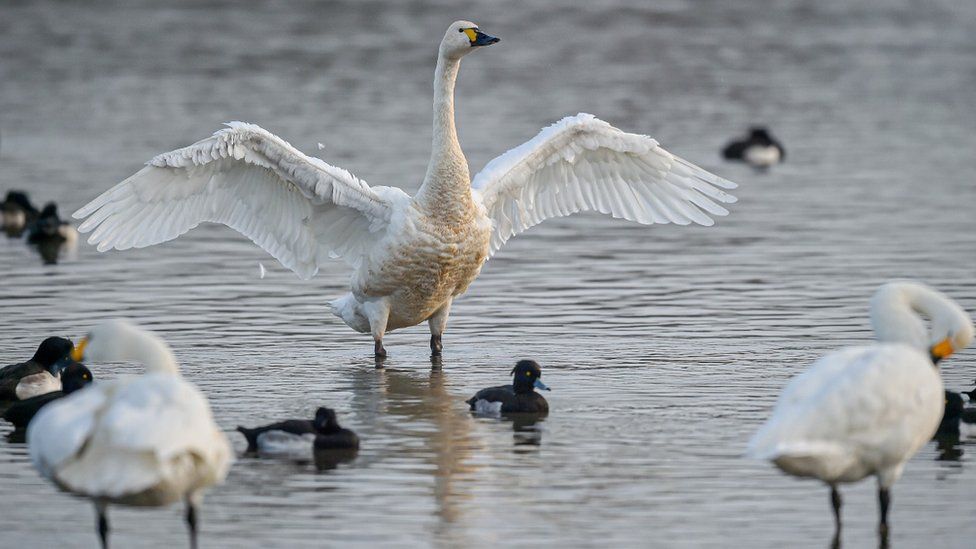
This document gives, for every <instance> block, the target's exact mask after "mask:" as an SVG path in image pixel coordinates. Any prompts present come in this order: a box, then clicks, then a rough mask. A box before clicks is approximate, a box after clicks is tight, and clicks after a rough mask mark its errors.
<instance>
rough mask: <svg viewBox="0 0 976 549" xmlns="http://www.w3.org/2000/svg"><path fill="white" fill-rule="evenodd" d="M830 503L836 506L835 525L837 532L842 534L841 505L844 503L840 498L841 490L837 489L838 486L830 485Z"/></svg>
mask: <svg viewBox="0 0 976 549" xmlns="http://www.w3.org/2000/svg"><path fill="white" fill-rule="evenodd" d="M830 504H831V506H833V508H834V527H835V530H836V532H837V534H838V535H839V534H840V506H841V504H842V502H841V499H840V492H838V491H837V487H836V486H833V485H831V486H830Z"/></svg>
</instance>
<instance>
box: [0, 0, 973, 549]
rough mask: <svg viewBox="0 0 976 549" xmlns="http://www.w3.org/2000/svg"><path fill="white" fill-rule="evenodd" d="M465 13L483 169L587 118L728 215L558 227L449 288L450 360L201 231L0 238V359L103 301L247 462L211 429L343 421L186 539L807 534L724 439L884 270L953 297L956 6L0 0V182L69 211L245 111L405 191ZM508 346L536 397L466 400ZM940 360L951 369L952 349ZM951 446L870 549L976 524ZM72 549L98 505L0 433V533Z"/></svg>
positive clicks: (267, 470) (864, 334) (147, 514)
mask: <svg viewBox="0 0 976 549" xmlns="http://www.w3.org/2000/svg"><path fill="white" fill-rule="evenodd" d="M459 18H465V19H471V20H474V21H476V22H477V23H479V24H480V25H481V27H482V28H483V29H484V30H485V31H486V32H489V33H491V34H494V35H497V36H499V37H500V38H501V39H502V41H501V42H500V43H499V44H497V45H495V46H492V47H491V48H488V49H486V50H485V51H479V52H477V53H476V54H475V55H472V56H469V57H468V58H466V59H465V61H464V63H463V66H462V69H461V77H460V84H459V87H458V90H457V96H458V100H457V102H458V125H459V132H460V137H461V142H462V145H463V147H464V149H465V152H466V153H467V155H468V158H469V161H470V164H471V167H472V172H473V173H475V172H477V171H478V169H480V167H481V166H483V165H484V164H485V163H486V162H487V161H488V160H490V159H491V158H493V157H494V156H496V155H498V154H500V153H502V152H504V151H505V150H507V149H508V148H511V147H514V146H516V145H518V144H520V143H522V142H523V141H525V140H527V139H528V138H530V137H532V136H533V135H534V134H535V133H536V132H537V131H538V130H539V129H540V128H542V127H544V126H546V125H548V124H550V123H552V122H554V121H555V120H558V119H559V118H561V117H563V116H565V115H569V114H575V113H577V112H580V111H584V112H591V113H593V114H595V115H597V116H599V117H601V118H603V119H605V120H607V121H609V122H610V123H612V124H614V125H616V126H618V127H620V128H622V129H624V130H627V131H633V132H638V133H646V134H649V135H651V136H653V137H655V138H656V139H658V140H659V141H660V142H661V143H662V144H663V145H664V146H665V147H666V148H667V149H669V150H670V151H671V152H673V153H675V154H678V155H681V156H683V157H685V158H687V159H689V160H691V161H693V162H696V163H698V164H700V165H702V166H703V167H705V168H707V169H709V170H712V171H714V172H716V173H718V174H721V175H723V176H725V177H727V178H729V179H732V180H734V181H736V182H738V183H740V185H741V187H740V189H739V190H738V191H736V194H737V196H738V197H739V198H740V202H739V203H738V204H736V205H734V207H733V208H732V215H730V216H729V217H727V218H722V219H719V220H718V223H716V225H715V226H714V227H710V228H703V227H678V226H670V225H669V226H653V227H642V226H637V225H631V224H628V223H625V222H620V221H615V220H610V219H605V218H602V217H600V216H597V215H581V216H574V217H570V218H563V219H558V220H553V221H548V222H546V223H544V224H543V225H541V226H539V227H537V228H534V229H532V230H530V231H528V232H527V233H525V234H522V235H520V236H518V237H516V238H514V239H513V240H512V241H510V242H509V243H508V244H507V245H506V246H505V247H504V248H503V249H502V250H501V251H500V252H499V253H498V254H497V255H496V256H495V257H494V258H493V259H492V260H491V261H490V262H489V263H488V264H487V265H486V266H485V268H484V271H483V273H482V275H481V277H480V278H479V279H478V281H477V282H475V284H473V285H472V287H471V288H470V290H469V292H468V293H467V294H466V295H464V296H463V297H461V298H460V299H458V300H457V301H456V302H455V304H454V308H453V311H452V316H451V323H450V325H449V329H448V332H447V334H446V336H445V341H444V342H445V353H444V357H443V361H442V364H441V365H439V366H436V365H435V366H432V364H431V362H430V359H429V357H428V355H429V353H428V348H427V337H428V336H427V331H426V327H425V326H420V327H415V328H411V329H405V330H402V331H398V332H394V333H393V334H391V335H389V336H388V338H387V349H388V350H389V352H390V358H389V359H388V360H387V361H386V363H385V364H384V365H383V367H381V368H377V367H376V365H375V363H374V360H373V358H372V356H371V350H372V345H371V342H370V340H369V338H368V337H366V336H362V335H359V334H356V333H354V332H352V331H351V330H350V329H348V328H347V327H346V326H344V325H343V324H341V322H340V321H339V320H338V319H336V318H333V317H331V316H330V314H329V313H328V310H327V306H326V302H327V301H328V300H329V299H331V298H333V297H335V296H337V295H340V294H341V293H343V292H344V291H345V289H344V288H345V285H346V281H347V276H348V271H347V269H346V267H345V265H344V264H343V263H341V262H338V261H337V262H336V263H334V264H331V265H329V266H328V267H327V268H325V269H323V271H322V272H321V273H320V274H319V275H318V276H317V277H316V278H314V279H313V280H310V281H301V280H299V279H298V278H297V277H295V276H294V275H293V274H291V273H290V272H289V271H286V270H285V269H283V268H282V267H281V266H280V265H278V264H277V263H276V262H275V261H274V260H273V259H272V258H270V257H269V256H267V255H266V254H265V253H264V252H262V251H261V250H260V249H258V248H257V247H255V246H254V245H253V244H251V243H250V242H249V241H247V239H245V238H244V237H242V236H240V235H238V234H236V233H235V232H233V231H231V230H230V229H227V228H225V227H219V226H212V225H207V226H201V227H199V228H197V229H195V230H194V231H192V232H190V233H189V234H187V235H184V236H183V237H181V238H180V239H178V240H176V241H173V242H169V243H166V244H164V245H161V246H156V247H153V248H148V249H143V250H132V251H128V252H124V253H120V252H112V253H106V254H99V253H97V252H95V250H94V249H92V248H90V247H88V246H87V245H85V244H84V243H81V244H80V246H79V248H78V249H77V251H76V253H74V254H69V255H66V256H65V257H63V258H62V259H61V261H59V262H58V264H56V265H49V264H44V263H43V262H42V260H41V258H40V256H39V255H38V254H37V253H36V251H35V250H33V249H32V248H30V247H29V246H28V245H27V244H26V243H25V242H23V241H20V240H14V239H7V238H0V304H2V305H0V311H2V313H0V334H2V335H0V363H2V364H8V363H13V362H16V361H20V360H23V359H25V358H27V357H29V356H30V354H31V353H32V352H33V349H34V348H35V346H36V345H37V343H38V342H39V341H40V340H41V339H42V338H43V337H45V336H47V335H51V334H63V335H67V336H71V337H74V338H77V337H80V336H82V335H84V333H85V332H86V330H87V329H88V328H89V327H91V326H92V325H93V324H95V323H97V322H98V321H99V320H101V319H105V318H113V317H120V316H125V317H129V318H131V319H134V320H135V321H137V322H139V323H141V324H143V325H145V326H147V327H149V328H151V329H153V330H156V331H158V332H159V333H160V334H161V335H163V336H164V337H165V338H166V339H167V340H168V341H169V343H170V344H171V345H172V347H173V348H174V351H175V353H176V356H177V357H178V359H179V360H180V362H181V364H182V368H183V371H184V374H185V375H186V377H187V378H188V379H190V380H191V381H192V382H194V383H196V384H197V385H198V386H199V387H201V389H202V390H203V391H204V392H205V393H206V394H207V396H208V397H209V398H210V401H211V403H212V406H213V410H214V414H215V416H216V420H217V422H218V423H219V424H220V425H221V426H222V427H223V428H224V429H226V430H227V431H228V436H229V437H230V438H231V440H232V441H233V443H234V446H235V449H236V450H237V451H238V452H242V451H243V449H244V441H243V440H242V438H241V437H240V436H239V435H237V434H236V433H233V432H232V431H233V428H234V426H236V425H238V424H244V425H251V424H259V423H262V422H266V421H270V420H276V419H281V418H285V417H303V416H308V415H310V414H311V413H312V411H313V410H314V408H315V407H316V406H319V405H323V404H325V405H329V406H332V407H334V408H336V409H337V410H338V412H339V416H340V420H341V421H342V422H343V423H344V424H345V425H346V426H348V427H351V428H353V429H355V430H357V431H358V432H359V434H360V436H361V437H362V440H363V447H362V450H361V452H360V454H359V456H358V457H357V458H356V459H355V460H354V461H352V462H349V463H344V464H341V465H339V466H338V467H337V468H335V469H331V470H319V469H318V468H316V467H315V465H314V464H312V463H304V462H290V461H267V460H259V459H255V458H249V457H241V458H240V459H239V460H238V461H237V462H236V464H235V465H234V467H233V469H232V470H231V472H230V475H229V477H228V478H227V481H226V483H224V484H223V485H222V486H219V487H217V488H215V489H214V490H212V491H211V492H210V493H209V494H208V496H207V498H206V502H205V505H204V508H203V513H202V517H201V525H202V526H201V528H202V534H201V536H202V537H201V546H202V547H321V546H344V547H346V546H349V547H356V546H358V547H375V546H381V545H382V546H389V547H458V546H468V547H489V546H497V545H499V544H503V543H511V544H513V545H518V546H578V547H595V546H603V547H769V548H778V547H824V546H829V544H830V541H831V537H832V533H833V532H832V518H831V515H830V510H829V509H830V508H829V503H828V493H827V490H826V489H825V488H824V487H823V486H821V485H820V484H818V483H816V482H813V481H800V480H795V479H792V478H787V477H785V476H784V475H782V474H780V473H778V472H777V471H776V470H774V469H773V468H772V467H771V466H769V465H768V464H766V463H757V462H752V461H749V460H746V459H744V458H743V457H741V455H742V452H743V450H744V447H745V443H746V441H747V440H748V437H749V436H750V435H751V433H752V432H753V431H754V430H755V429H756V427H757V426H758V425H759V424H760V422H761V421H762V420H763V419H764V418H765V417H766V416H767V414H768V413H769V411H770V409H771V407H772V405H773V403H774V402H775V399H776V396H777V395H778V393H779V391H780V389H781V388H782V387H783V386H784V384H785V383H786V382H787V381H788V380H789V379H790V377H792V376H793V375H795V374H797V373H798V372H800V371H801V370H802V369H803V368H805V367H806V366H807V365H809V364H810V363H811V362H812V361H813V360H814V359H816V357H818V356H820V355H821V354H823V353H825V352H827V351H829V350H831V349H833V348H836V347H839V346H842V345H848V344H854V343H862V342H866V341H869V340H870V338H871V332H870V327H869V325H868V320H867V300H868V298H869V296H870V294H871V292H872V291H873V289H874V288H875V287H876V286H877V285H878V284H879V283H881V282H883V281H885V280H888V279H891V278H901V277H906V278H915V279H919V280H923V281H926V282H928V283H930V284H932V285H934V286H936V287H938V288H940V289H942V290H943V291H945V292H947V293H948V294H950V295H951V296H952V297H954V298H955V299H957V300H958V301H959V302H960V303H961V304H962V305H963V306H964V307H965V308H966V309H968V310H969V311H970V312H976V280H974V276H976V239H974V231H976V216H974V214H973V205H974V203H976V180H974V176H973V174H974V173H976V155H974V154H973V151H976V132H974V129H976V110H974V109H973V108H972V107H973V98H974V92H973V90H974V89H976V38H974V37H976V34H974V33H973V28H974V25H976V4H974V3H972V2H968V3H967V2H955V1H948V0H942V1H938V0H937V1H932V2H925V3H919V2H910V1H897V0H894V1H889V2H858V3H855V2H847V1H840V0H828V1H822V2H806V1H799V0H787V1H783V2H776V3H771V2H723V1H692V0H663V1H657V2H646V1H638V0H601V1H591V2H586V3H578V4H572V3H565V2H557V1H555V0H543V1H536V2H532V3H528V2H517V1H487V2H453V1H447V0H444V1H434V2H392V1H390V2H379V1H375V2H353V1H348V2H310V1H289V2H285V1H268V2H251V3H239V2H229V1H218V0H207V1H193V2H190V1H176V2H172V1H170V2H151V1H147V0H137V1H127V2H121V1H119V2H108V1H102V0H96V1H90V2H69V1H57V2H55V1H50V0H41V1H37V2H4V3H3V4H2V5H0V190H2V191H6V190H8V189H12V188H23V189H27V190H28V191H30V192H31V194H32V196H33V198H34V199H35V200H36V201H40V202H44V201H48V200H55V201H57V202H58V204H59V205H60V206H61V210H62V213H63V214H67V213H69V212H71V211H73V210H74V209H75V208H77V207H79V206H81V205H82V204H84V203H85V202H87V201H88V200H90V199H91V198H93V197H94V196H96V195H97V194H98V193H100V192H101V191H103V190H105V189H107V188H108V187H109V186H111V185H113V184H115V183H116V182H118V181H121V180H122V179H124V178H125V177H126V176H128V175H130V174H131V173H134V172H135V171H136V170H138V169H139V167H140V166H141V165H142V163H143V162H145V161H146V160H148V159H149V158H151V157H152V156H153V155H155V154H157V153H159V152H164V151H167V150H171V149H174V148H177V147H180V146H184V145H188V144H190V143H192V142H193V141H195V140H197V139H200V138H202V137H205V136H207V135H209V134H210V133H211V132H213V131H214V130H216V129H218V128H219V127H220V124H221V123H223V122H225V121H229V120H246V121H250V122H254V123H257V124H260V125H262V126H264V127H265V128H267V129H269V130H270V131H272V132H275V133H277V134H278V135H280V136H282V137H283V138H285V139H287V140H288V141H290V142H291V143H292V144H293V145H295V146H296V147H298V148H299V149H302V150H304V151H305V152H307V153H309V154H313V155H316V156H320V157H322V158H323V159H324V160H326V161H327V162H330V163H332V164H335V165H338V166H341V167H344V168H346V169H348V170H350V171H352V172H353V173H355V174H357V175H359V176H360V177H363V178H364V179H365V180H366V181H368V182H369V183H370V184H373V185H397V186H402V187H404V188H406V189H407V190H408V191H413V190H415V189H416V188H417V186H418V184H419V182H420V180H421V179H422V177H423V173H424V169H425V166H426V162H427V156H428V154H429V147H430V137H431V129H430V125H431V124H430V116H431V112H430V111H431V93H432V86H431V80H432V76H433V66H434V60H435V55H436V49H437V43H438V41H439V39H440V37H441V35H442V33H443V30H444V29H445V28H446V26H447V25H448V24H449V23H450V22H451V21H453V20H455V19H459ZM754 123H764V124H768V125H769V126H770V127H771V129H772V131H773V133H774V134H776V135H777V136H778V137H779V138H780V139H781V140H782V141H783V142H784V144H785V145H786V147H787V151H788V157H787V162H786V163H785V164H783V165H781V166H777V167H775V168H774V169H772V170H771V171H769V172H767V173H757V172H754V171H752V170H750V169H748V168H745V167H743V166H739V165H732V164H727V163H724V162H723V161H722V160H721V159H720V157H719V154H718V151H719V150H720V148H721V146H722V145H723V144H724V143H725V141H726V140H727V139H728V138H730V137H732V136H734V135H736V134H739V133H741V132H743V131H744V130H745V129H746V128H747V126H749V125H750V124H754ZM319 142H321V143H322V144H323V145H324V147H325V148H324V150H322V151H319V150H318V149H317V147H316V144H317V143H319ZM259 263H263V264H264V265H265V266H266V267H268V275H267V277H265V278H263V279H262V278H260V277H259V275H258V272H259V267H258V264H259ZM519 358H534V359H536V360H538V361H539V362H540V363H541V364H542V365H543V372H544V375H543V379H544V381H545V382H546V383H547V384H548V385H549V386H551V387H552V389H553V390H552V392H551V393H547V394H546V396H547V398H548V399H549V402H550V407H551V409H552V413H551V415H550V416H549V417H548V418H547V419H545V420H544V421H541V422H539V423H536V424H535V425H515V424H513V423H512V422H509V421H500V420H494V419H484V418H474V417H471V415H470V414H469V413H468V412H467V410H466V406H465V404H464V402H463V400H464V399H465V398H467V397H468V396H470V395H471V394H473V393H474V391H476V390H477V389H479V388H482V387H485V386H488V385H492V384H499V383H503V382H505V380H506V377H507V374H508V372H509V370H510V369H511V366H512V364H514V362H515V360H516V359H519ZM91 366H92V368H93V370H94V372H95V375H96V377H98V378H100V379H111V378H114V377H117V376H120V375H125V374H130V373H133V372H138V371H139V367H138V366H137V365H111V364H93V365H91ZM943 377H944V379H945V381H946V384H947V386H949V387H951V388H955V389H957V390H959V389H963V388H968V387H969V386H971V384H972V382H973V379H974V378H976V353H974V352H973V351H972V350H968V351H965V352H962V353H959V354H958V355H957V356H954V357H953V358H951V359H950V360H949V361H947V363H945V366H944V368H943ZM4 429H7V427H6V426H5V427H0V432H6V431H4ZM960 452H961V454H960ZM951 454H952V456H949V457H950V459H940V457H941V456H942V452H940V451H939V449H938V448H937V447H936V445H935V443H931V444H929V445H928V446H926V447H925V448H923V449H922V450H921V451H920V452H919V453H918V454H917V455H916V456H915V457H914V458H913V459H912V460H911V462H910V463H909V464H908V466H907V469H906V472H905V475H904V477H903V478H902V479H901V481H900V482H899V483H898V484H897V485H896V486H895V488H894V491H893V509H892V516H891V522H892V534H891V546H892V547H902V548H907V547H921V546H933V547H935V546H939V547H963V546H971V545H972V543H973V539H974V536H976V521H974V520H973V516H974V511H976V497H974V495H976V492H974V490H973V488H974V486H976V440H968V441H963V442H962V443H961V444H960V445H959V446H957V447H956V448H954V449H953V452H951ZM874 490H875V487H874V484H873V482H871V481H865V482H863V483H861V484H857V485H853V486H848V487H845V488H844V489H843V493H844V495H845V498H846V499H845V507H844V517H845V520H846V528H845V531H844V533H843V544H844V547H871V546H875V545H877V536H876V533H875V524H876V520H877V505H876V501H875V491H874ZM181 513H182V510H181V509H179V508H178V507H172V508H168V509H165V510H133V509H125V508H113V509H112V510H111V511H110V517H111V520H112V524H113V529H114V530H113V540H114V541H115V544H116V546H117V547H182V546H185V544H186V538H185V536H186V533H185V529H184V526H183V523H182V519H181ZM96 543H97V537H96V534H95V528H94V514H93V512H92V509H91V505H90V504H89V503H88V502H87V501H85V500H82V499H77V498H72V497H70V496H68V495H65V494H62V493H59V492H58V491H57V490H56V489H55V488H54V487H52V486H51V485H50V484H48V483H47V482H45V481H44V480H43V479H41V478H40V476H39V475H37V474H36V473H35V472H34V470H33V469H32V467H31V465H30V462H29V459H28V457H27V449H26V447H25V446H24V445H20V444H11V443H7V442H5V441H0V545H2V546H3V547H93V546H95V545H96Z"/></svg>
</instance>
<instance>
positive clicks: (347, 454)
mask: <svg viewBox="0 0 976 549" xmlns="http://www.w3.org/2000/svg"><path fill="white" fill-rule="evenodd" d="M358 455H359V449H358V448H355V449H342V450H314V451H313V452H312V458H313V459H314V461H315V468H316V469H318V470H319V471H331V470H333V469H335V468H336V467H338V466H339V465H340V464H342V463H348V462H350V461H354V460H355V459H356V456H358Z"/></svg>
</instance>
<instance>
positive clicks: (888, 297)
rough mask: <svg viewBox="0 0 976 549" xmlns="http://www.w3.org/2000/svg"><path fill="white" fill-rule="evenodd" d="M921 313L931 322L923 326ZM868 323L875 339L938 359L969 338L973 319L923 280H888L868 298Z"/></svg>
mask: <svg viewBox="0 0 976 549" xmlns="http://www.w3.org/2000/svg"><path fill="white" fill-rule="evenodd" d="M920 315H924V316H925V317H926V318H928V319H929V320H930V322H931V325H932V326H931V329H929V328H926V326H925V321H924V319H923V318H922V316H920ZM871 326H872V327H873V328H874V335H875V338H877V340H878V341H881V342H888V343H905V344H907V345H911V346H912V347H915V348H916V349H920V350H924V351H928V352H929V353H930V356H931V357H932V360H933V362H936V363H937V362H938V361H940V360H942V359H944V358H946V357H948V356H949V355H951V354H952V353H954V352H955V351H958V350H960V349H965V348H966V347H968V346H969V344H970V343H971V342H972V340H973V323H972V321H971V320H970V319H969V315H967V314H966V311H963V310H962V307H960V306H959V305H958V304H957V303H956V302H955V301H952V300H951V299H949V297H948V296H946V295H945V294H943V293H942V292H939V291H937V290H934V289H932V288H930V287H928V286H926V285H924V284H919V283H916V282H909V281H901V282H889V283H888V284H885V285H884V286H882V287H881V288H879V289H878V291H877V292H875V294H874V297H873V298H872V299H871Z"/></svg>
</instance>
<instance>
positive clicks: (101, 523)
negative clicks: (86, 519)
mask: <svg viewBox="0 0 976 549" xmlns="http://www.w3.org/2000/svg"><path fill="white" fill-rule="evenodd" d="M95 513H96V514H97V515H98V537H99V538H100V539H101V540H102V549H108V506H107V505H105V504H104V503H96V504H95Z"/></svg>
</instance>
